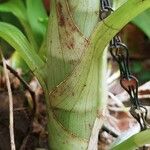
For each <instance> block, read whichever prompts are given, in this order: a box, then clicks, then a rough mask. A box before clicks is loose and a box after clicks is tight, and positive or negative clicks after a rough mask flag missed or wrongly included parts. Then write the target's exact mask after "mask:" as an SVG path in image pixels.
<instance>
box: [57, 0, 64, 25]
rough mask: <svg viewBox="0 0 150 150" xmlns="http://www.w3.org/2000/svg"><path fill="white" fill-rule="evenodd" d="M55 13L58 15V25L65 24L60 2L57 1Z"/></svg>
mask: <svg viewBox="0 0 150 150" xmlns="http://www.w3.org/2000/svg"><path fill="white" fill-rule="evenodd" d="M57 13H58V16H59V25H60V26H65V18H64V16H63V11H62V5H61V3H60V2H58V3H57Z"/></svg>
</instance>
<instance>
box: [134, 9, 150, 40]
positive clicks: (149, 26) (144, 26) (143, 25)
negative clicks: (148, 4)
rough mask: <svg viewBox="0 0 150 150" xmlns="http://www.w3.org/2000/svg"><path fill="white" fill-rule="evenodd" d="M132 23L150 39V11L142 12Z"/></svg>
mask: <svg viewBox="0 0 150 150" xmlns="http://www.w3.org/2000/svg"><path fill="white" fill-rule="evenodd" d="M132 22H133V23H134V24H135V25H136V26H138V27H139V28H140V29H141V30H142V31H143V32H144V33H145V34H146V35H147V36H148V37H149V38H150V9H148V10H146V11H144V12H142V13H141V14H140V15H138V16H137V17H136V18H134V19H133V20H132Z"/></svg>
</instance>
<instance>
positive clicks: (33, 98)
mask: <svg viewBox="0 0 150 150" xmlns="http://www.w3.org/2000/svg"><path fill="white" fill-rule="evenodd" d="M0 65H3V63H0ZM6 67H7V69H8V70H9V71H10V72H11V73H12V74H13V75H14V76H15V77H17V78H18V79H19V80H20V82H21V83H22V84H23V85H24V87H25V89H27V90H28V91H29V92H30V94H31V97H32V101H33V115H34V114H35V112H36V101H35V92H34V91H33V90H32V89H31V87H30V86H29V85H28V83H27V82H26V81H25V80H24V79H23V78H22V77H21V76H20V75H19V74H18V72H17V71H15V70H14V69H13V68H12V67H10V66H9V65H7V64H6Z"/></svg>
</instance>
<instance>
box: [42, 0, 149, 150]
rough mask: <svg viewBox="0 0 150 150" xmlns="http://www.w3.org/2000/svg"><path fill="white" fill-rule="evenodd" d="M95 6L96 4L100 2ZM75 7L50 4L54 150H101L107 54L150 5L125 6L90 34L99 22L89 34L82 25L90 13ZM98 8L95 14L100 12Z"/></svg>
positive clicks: (59, 1)
mask: <svg viewBox="0 0 150 150" xmlns="http://www.w3.org/2000/svg"><path fill="white" fill-rule="evenodd" d="M84 2H86V4H87V3H88V2H90V0H78V4H79V5H80V4H84ZM94 2H97V4H98V1H97V0H95V1H93V3H94ZM76 5H77V3H76V2H74V1H72V0H51V9H50V10H51V13H50V14H51V15H50V18H49V29H48V37H47V47H48V51H47V55H48V60H47V71H48V76H47V81H46V82H47V89H46V90H45V91H46V93H45V94H46V101H47V110H48V119H49V123H48V130H49V145H50V149H52V150H53V149H54V150H57V149H58V150H59V149H61V150H85V149H89V150H95V149H97V140H98V131H99V129H100V128H101V125H102V123H103V111H104V109H105V106H106V102H107V90H106V50H104V49H105V47H106V46H107V44H108V43H109V41H110V40H111V39H112V37H113V36H114V35H115V34H116V33H117V32H118V31H119V30H120V29H121V28H122V27H123V26H124V25H125V24H126V23H127V22H129V21H130V20H131V19H132V18H133V17H135V16H136V15H138V14H139V13H140V12H142V11H144V10H145V9H146V8H149V7H150V2H149V0H145V1H140V0H130V1H127V2H126V3H125V4H124V5H122V6H121V8H120V9H118V10H117V11H116V12H115V13H113V14H112V15H111V16H110V17H108V18H107V19H106V20H105V23H103V22H101V23H100V24H99V25H98V26H97V28H96V29H95V30H94V32H93V34H92V35H90V34H91V32H92V31H93V28H94V27H95V23H96V22H97V17H96V16H95V23H93V24H92V25H90V31H88V32H86V31H87V30H88V28H86V27H87V25H86V26H83V22H82V21H83V20H84V19H83V18H85V20H86V21H85V24H88V22H87V19H86V17H85V16H86V15H85V16H84V15H83V14H84V13H85V14H86V13H87V16H88V12H87V10H89V11H91V9H81V11H82V12H80V11H79V8H82V7H79V6H78V7H77V6H76ZM91 5H92V4H91ZM87 6H88V5H87ZM73 8H74V11H71V10H73ZM75 8H78V9H75ZM95 8H96V10H95V11H97V8H98V7H95ZM84 10H86V12H85V11H84ZM92 10H94V8H93V9H92ZM131 10H132V11H131ZM78 13H79V14H78ZM90 13H93V12H92V11H91V12H90ZM90 13H89V14H90ZM129 14H130V15H129ZM80 15H81V16H80ZM82 15H83V16H82ZM78 18H79V20H78ZM81 18H82V19H81ZM91 18H92V17H91ZM93 20H94V19H93ZM80 21H81V22H80ZM88 21H89V22H90V20H88ZM93 22H94V21H93ZM106 24H107V25H106ZM85 37H87V38H88V37H90V38H89V39H87V38H85Z"/></svg>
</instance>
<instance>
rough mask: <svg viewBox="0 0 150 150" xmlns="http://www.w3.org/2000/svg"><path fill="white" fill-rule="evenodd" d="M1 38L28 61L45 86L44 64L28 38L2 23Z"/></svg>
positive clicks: (0, 24)
mask: <svg viewBox="0 0 150 150" xmlns="http://www.w3.org/2000/svg"><path fill="white" fill-rule="evenodd" d="M0 37H1V38H2V39H4V40H6V41H7V42H8V43H9V44H10V45H11V46H12V47H13V48H14V49H15V50H16V51H18V53H19V54H20V55H21V57H22V58H23V59H24V60H25V61H26V63H27V64H28V66H29V67H30V69H31V70H32V71H33V72H34V73H35V75H36V76H37V78H38V79H39V81H40V83H41V84H42V85H44V77H45V75H46V73H45V71H44V63H43V61H42V60H41V59H40V58H39V56H38V55H37V54H36V53H35V51H34V50H33V47H32V46H31V44H30V43H29V41H28V40H27V38H26V37H25V36H24V35H23V34H22V32H20V30H18V29H17V28H16V27H15V26H13V25H10V24H8V23H3V22H0Z"/></svg>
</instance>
